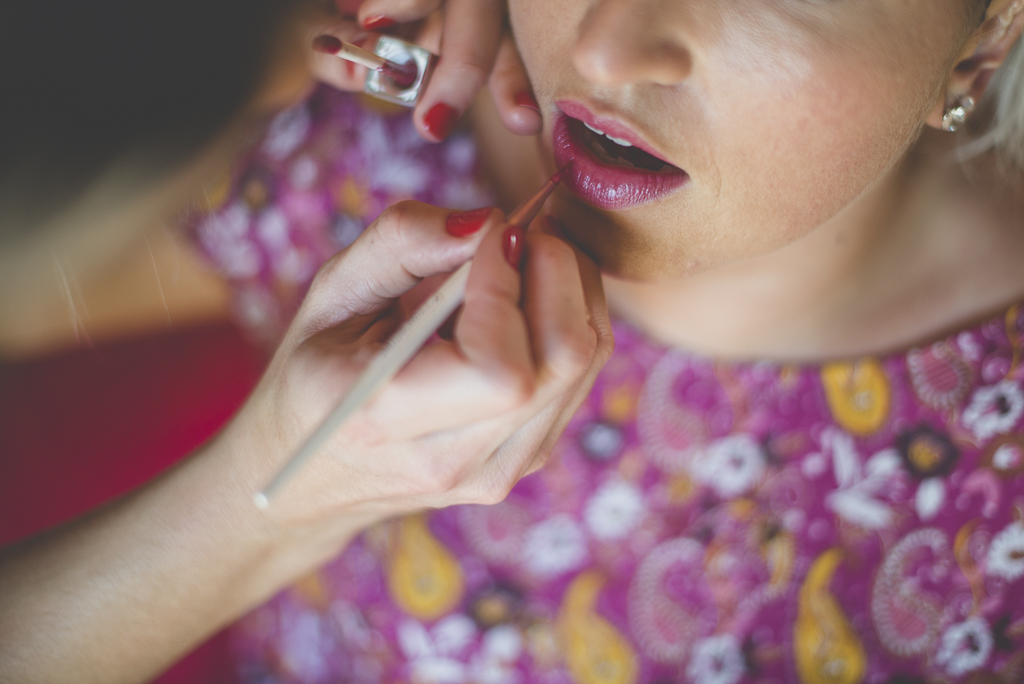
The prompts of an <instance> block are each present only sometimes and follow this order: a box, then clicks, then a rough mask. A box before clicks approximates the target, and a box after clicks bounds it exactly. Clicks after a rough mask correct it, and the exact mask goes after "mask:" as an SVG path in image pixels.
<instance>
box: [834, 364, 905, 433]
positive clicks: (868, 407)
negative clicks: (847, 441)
mask: <svg viewBox="0 0 1024 684" xmlns="http://www.w3.org/2000/svg"><path fill="white" fill-rule="evenodd" d="M821 384H822V385H824V386H825V396H826V398H827V399H828V406H829V408H830V409H831V410H832V417H833V418H835V420H836V422H837V423H839V425H840V426H841V427H842V428H843V429H845V430H847V431H848V432H851V433H853V434H855V435H869V434H871V433H872V432H874V431H876V430H877V429H878V428H880V427H882V425H883V424H884V423H885V420H886V418H888V417H889V405H890V399H891V391H890V389H889V379H888V378H887V377H886V376H885V371H884V370H882V365H881V364H880V363H878V361H877V360H875V359H861V360H860V361H854V362H838V363H828V364H825V365H824V366H822V368H821Z"/></svg>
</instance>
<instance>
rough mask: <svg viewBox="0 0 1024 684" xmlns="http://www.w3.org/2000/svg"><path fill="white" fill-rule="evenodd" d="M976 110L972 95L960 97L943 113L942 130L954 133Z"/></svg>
mask: <svg viewBox="0 0 1024 684" xmlns="http://www.w3.org/2000/svg"><path fill="white" fill-rule="evenodd" d="M972 111H974V98H973V97H971V96H970V95H967V96H965V97H958V98H957V99H956V100H954V101H953V104H952V105H950V106H948V107H946V112H945V113H944V114H943V115H942V130H944V131H947V132H949V133H953V132H954V131H956V130H958V129H959V128H960V127H961V126H963V125H964V122H965V121H967V117H968V116H970V114H971V112H972Z"/></svg>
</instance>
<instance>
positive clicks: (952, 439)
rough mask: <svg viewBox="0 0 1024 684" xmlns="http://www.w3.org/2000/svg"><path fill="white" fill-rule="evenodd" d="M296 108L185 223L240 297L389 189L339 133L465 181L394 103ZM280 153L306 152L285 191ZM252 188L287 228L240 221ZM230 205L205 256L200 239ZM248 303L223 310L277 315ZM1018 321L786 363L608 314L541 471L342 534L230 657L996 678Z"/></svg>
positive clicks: (428, 190) (455, 666) (741, 678)
mask: <svg viewBox="0 0 1024 684" xmlns="http://www.w3.org/2000/svg"><path fill="white" fill-rule="evenodd" d="M325 102H326V103H328V105H329V106H327V105H325V104H324V103H325ZM318 107H319V110H318V109H317V108H318ZM299 109H300V111H305V112H306V113H307V115H309V112H311V111H312V112H317V111H319V112H320V113H319V114H318V115H316V116H311V118H312V119H313V120H314V123H309V124H303V125H304V126H307V129H306V130H305V132H304V133H303V136H299V135H298V134H297V133H295V134H292V133H289V134H287V135H285V137H286V138H287V136H288V135H292V136H293V138H296V139H297V138H300V137H301V138H303V139H302V140H301V141H299V142H296V143H289V145H284V143H280V144H281V149H284V148H285V147H288V148H289V149H288V152H287V153H286V154H283V155H281V156H279V157H276V158H274V157H270V158H271V159H272V163H271V164H268V163H267V161H266V159H267V155H269V152H268V151H266V150H269V149H274V147H273V145H274V143H271V142H270V141H271V140H274V139H275V138H274V136H275V135H282V133H281V128H286V127H287V126H286V124H287V125H294V123H288V121H291V120H292V119H289V117H293V118H296V119H297V118H299V117H301V115H300V114H297V113H296V112H295V111H292V112H289V113H286V114H285V115H283V116H284V117H285V118H284V121H285V124H281V123H275V124H274V126H272V127H271V130H270V133H269V134H268V137H267V138H266V140H265V141H264V143H263V149H264V151H263V152H257V153H256V156H257V157H260V155H263V157H262V158H261V159H260V160H258V161H257V162H256V165H255V166H253V167H252V168H245V167H243V169H242V170H240V172H239V173H238V174H236V175H235V177H234V178H235V180H234V182H233V184H232V186H231V187H232V189H230V190H229V191H227V193H226V195H227V197H226V198H225V199H224V200H223V201H222V202H221V204H220V207H219V208H217V209H215V211H214V213H213V214H211V215H209V216H205V217H200V218H198V219H196V221H194V222H193V226H194V229H195V230H196V231H197V233H196V234H197V237H198V240H199V242H200V244H201V245H203V246H204V247H206V249H207V251H208V253H209V254H210V255H211V257H213V258H214V259H215V260H217V261H218V263H219V264H220V265H221V268H222V269H224V270H226V271H227V270H228V269H227V267H226V265H225V261H224V259H225V258H226V257H225V255H226V254H230V253H233V252H232V250H235V251H236V252H239V253H240V252H242V251H247V250H249V249H250V248H251V249H253V250H256V251H257V252H258V253H259V256H258V258H257V257H253V261H252V262H251V264H250V266H249V267H248V270H246V271H245V273H244V274H239V273H238V272H235V273H233V274H231V273H230V272H229V274H230V275H232V277H234V278H235V279H236V281H237V282H239V284H240V293H245V292H247V291H257V292H259V294H258V295H256V296H257V297H262V298H265V299H266V301H268V302H271V301H272V302H275V304H274V306H281V305H280V304H277V302H281V301H286V299H284V298H282V297H281V294H280V293H281V292H282V291H283V292H284V294H286V295H289V296H292V295H293V292H292V289H289V288H288V287H285V288H281V287H280V283H278V280H279V279H281V278H286V279H287V278H294V281H288V282H295V283H298V282H301V281H302V280H303V279H301V278H298V277H297V276H298V274H299V273H300V272H302V273H306V272H305V271H300V270H290V269H291V268H292V267H291V266H287V267H284V268H282V266H281V264H292V263H297V262H295V261H294V260H291V259H292V258H291V257H287V256H282V255H287V254H288V253H289V252H288V250H289V249H295V250H298V251H301V250H306V252H305V253H307V254H309V255H310V256H309V259H312V260H313V262H310V266H309V268H312V263H314V262H315V259H318V258H319V259H322V258H323V257H324V254H325V252H321V251H317V250H318V249H321V245H327V244H333V245H340V244H344V243H345V242H346V241H351V237H354V235H355V234H357V232H358V230H357V229H356V228H352V229H351V233H350V232H348V231H349V230H350V229H349V228H348V227H347V226H349V225H364V224H365V222H366V221H367V220H368V219H369V218H371V215H373V213H374V212H375V211H379V210H380V208H382V207H383V206H384V205H385V204H386V202H387V201H390V200H391V199H392V198H393V197H395V196H397V195H400V194H402V193H400V192H399V193H392V192H391V191H390V190H384V189H381V188H382V186H380V185H378V184H375V181H373V180H369V179H375V178H379V177H380V176H381V175H383V176H384V177H387V174H385V173H384V172H382V171H381V168H382V167H384V166H386V165H387V164H390V163H392V161H393V160H391V159H385V158H384V157H377V156H374V154H375V153H374V154H364V153H363V152H362V151H360V150H361V147H360V145H363V144H372V145H379V146H382V148H383V146H389V147H386V148H383V149H387V150H391V152H390V154H393V155H396V157H397V156H400V155H407V156H410V155H411V156H413V157H415V156H416V155H419V154H425V155H428V156H427V157H423V159H424V160H425V161H424V162H423V163H424V164H425V165H430V164H433V165H434V166H433V167H432V168H433V170H432V171H431V172H430V173H428V174H426V175H425V176H423V178H422V180H423V181H424V183H423V184H421V185H420V186H418V187H417V188H415V189H414V192H412V193H411V194H412V195H414V196H417V197H420V198H424V197H426V196H428V195H429V197H430V199H432V200H433V201H435V202H437V203H440V204H445V203H448V204H452V205H458V204H460V202H458V201H454V200H459V199H463V200H465V201H464V202H461V204H463V205H474V204H477V203H480V201H481V199H482V198H483V195H482V193H481V192H480V190H479V188H478V186H477V185H476V182H475V181H474V180H473V178H474V176H473V168H474V162H473V151H472V146H471V144H470V143H468V141H465V140H464V139H459V138H457V139H456V140H455V141H454V142H452V143H448V147H445V146H440V147H427V146H425V145H424V144H422V143H419V142H418V141H416V140H415V139H414V138H413V137H412V133H411V130H412V129H411V126H410V125H409V123H408V121H407V120H406V119H404V118H388V117H385V116H383V115H380V114H376V113H373V112H369V111H367V110H365V109H362V108H361V106H360V105H359V104H358V103H357V102H356V100H355V99H353V98H350V97H348V96H342V95H339V94H336V93H330V92H329V91H320V92H319V93H317V95H315V96H314V98H313V99H312V100H311V101H310V103H307V104H306V105H304V107H302V108H299ZM318 117H319V120H318V121H316V119H317V118H318ZM367 121H372V122H376V123H372V124H367V123H366V122H367ZM275 126H277V127H278V128H275ZM316 126H321V129H320V133H311V132H310V131H311V130H313V128H315V127H316ZM337 131H347V133H345V134H343V135H341V134H338V133H337ZM385 133H386V134H385ZM336 135H340V137H341V138H344V139H343V140H341V143H339V138H338V137H333V136H336ZM364 135H370V136H371V142H370V143H366V142H365V141H363V140H362V136H364ZM345 136H350V137H348V138H346V137H345ZM351 136H354V139H353V138H352V137H351ZM373 136H376V137H373ZM287 139H288V140H292V138H287ZM403 141H404V142H403ZM338 144H342V145H344V146H345V147H344V148H343V150H344V151H342V152H335V153H334V154H337V155H338V158H337V159H335V158H334V157H331V156H330V155H331V154H332V153H331V152H330V149H331V148H330V145H338ZM402 145H407V147H402ZM466 145H468V147H466V148H465V150H463V149H462V148H461V147H460V146H466ZM334 149H339V148H337V147H335V148H334ZM453 149H454V150H456V151H455V152H452V150H453ZM317 150H320V151H319V152H317ZM361 154H363V155H364V156H360V155H361ZM317 155H319V156H317ZM429 155H432V156H429ZM307 157H309V158H312V159H314V160H319V161H316V163H317V167H318V169H323V168H324V166H323V160H324V159H331V162H330V165H329V166H328V168H329V169H330V170H329V172H327V173H326V175H325V176H323V178H322V180H320V181H319V182H318V184H317V183H313V184H311V185H308V186H306V187H305V188H303V187H300V186H302V185H303V183H301V182H298V183H293V181H294V176H295V175H296V174H297V175H299V176H301V177H302V178H305V177H306V176H304V175H303V174H305V173H306V172H305V171H301V170H297V169H301V168H302V166H303V165H305V164H306V162H303V161H301V160H302V159H305V158H307ZM342 157H344V159H343V160H342V159H341V158H342ZM453 160H454V161H453ZM251 163H253V162H250V164H251ZM260 164H262V165H263V166H260ZM253 169H263V170H260V171H254V170H253ZM256 173H263V174H267V178H271V176H273V174H277V175H276V176H273V179H272V180H265V181H261V182H265V183H267V184H268V185H270V186H272V187H274V188H277V189H275V190H274V191H273V192H279V193H280V194H277V195H274V196H273V197H274V199H271V200H268V201H267V202H265V203H264V204H263V206H261V207H254V206H253V205H252V204H245V203H246V202H247V200H246V199H245V192H246V187H247V185H246V183H247V181H246V180H245V179H247V178H251V177H255V176H253V175H252V174H256ZM318 173H322V171H318ZM379 174H380V175H379ZM310 176H312V174H310ZM282 178H283V180H282ZM457 182H461V183H462V184H463V185H464V189H462V190H459V189H455V188H453V187H452V186H453V185H454V184H456V183H457ZM289 183H292V185H289ZM444 183H448V184H449V185H443V184H444ZM339 187H340V188H346V187H356V188H358V193H356V192H353V193H352V194H351V195H346V194H345V193H346V192H348V191H346V190H344V189H342V190H340V191H339V190H338V188H339ZM402 187H403V192H408V191H409V188H410V187H411V185H405V186H402ZM280 188H285V189H284V190H283V191H282V190H280ZM311 188H315V190H313V189H311ZM303 193H305V194H303ZM291 194H297V195H300V196H302V197H305V198H306V199H304V200H303V202H308V204H309V206H317V207H321V209H320V211H321V212H322V214H320V216H321V218H320V219H317V220H318V221H319V223H315V222H311V223H309V224H303V223H302V222H301V221H300V219H299V218H298V217H299V216H302V215H304V214H303V213H302V211H300V210H296V209H294V206H295V204H297V203H298V202H297V200H295V199H294V198H293V197H291V196H290V195H291ZM357 195H358V200H356V199H355V198H356V196H357ZM231 198H235V199H231ZM238 198H241V199H238ZM346 198H348V199H346ZM318 202H319V204H318ZM353 206H359V207H362V208H363V210H362V211H355V210H354V209H353ZM239 207H241V209H239ZM238 211H244V212H246V213H245V216H246V222H245V227H244V229H243V228H242V227H241V226H242V223H243V222H242V220H241V219H240V218H238V217H234V218H232V217H231V214H232V212H238ZM275 211H279V212H281V213H282V214H283V215H284V218H283V219H273V220H274V221H278V222H280V223H282V224H283V225H282V227H281V230H282V231H284V234H285V235H287V236H290V237H289V239H288V240H287V241H286V240H284V238H281V237H273V236H275V235H277V233H275V232H274V231H275V230H277V229H276V228H275V229H273V230H271V229H263V228H261V226H262V225H263V224H264V222H266V221H270V219H267V218H265V217H266V213H267V212H275ZM230 221H235V222H237V224H238V225H236V226H235V227H234V228H231V229H230V230H228V231H227V233H228V234H230V235H232V236H233V237H232V239H233V240H234V242H229V243H228V244H231V245H233V246H231V247H229V248H228V249H227V250H226V251H224V250H223V249H222V248H223V245H224V243H221V242H218V240H220V239H221V238H220V237H217V238H214V239H211V238H210V235H209V234H210V232H211V231H212V232H213V233H215V234H219V233H218V231H220V230H221V228H211V225H213V226H216V225H221V223H219V222H230ZM232 225H234V224H232ZM204 226H205V227H204ZM317 226H318V227H317ZM339 226H340V227H339ZM265 235H269V236H272V237H271V239H269V240H264V236H265ZM340 236H344V237H340ZM329 238H330V239H333V240H334V242H333V243H330V242H329V241H328V239H329ZM278 239H280V243H278V242H275V240H278ZM321 241H322V242H321ZM274 245H277V246H276V247H275V246H274ZM215 248H217V249H221V251H217V249H215ZM323 249H324V250H326V247H323ZM275 259H277V261H275ZM257 264H258V265H257ZM282 274H285V275H282ZM306 278H308V273H306ZM246 288H248V290H246ZM275 288H276V289H275ZM293 289H295V290H296V291H299V290H301V287H297V288H293ZM248 296H250V295H248V294H240V301H244V298H245V297H248ZM267 306H269V305H267ZM247 307H249V304H247V303H243V304H242V305H241V307H240V311H241V312H243V314H244V312H246V311H248V308H247ZM268 310H270V309H268ZM274 311H275V312H277V313H274V314H273V315H264V314H260V315H261V316H263V318H258V317H255V318H250V319H246V320H248V321H249V322H250V323H253V322H259V321H263V322H264V323H265V322H266V321H274V320H278V321H283V320H285V313H282V312H286V311H287V309H280V310H277V309H274ZM275 316H276V317H277V318H274V317H275ZM1022 331H1024V315H1022V313H1021V311H1020V310H1019V309H1018V307H1013V308H1011V309H1010V310H1009V311H1007V312H1006V313H1005V315H1003V316H1000V317H998V318H997V319H994V320H991V321H989V322H986V323H984V324H982V325H980V326H978V327H975V328H972V329H969V330H965V331H962V332H960V333H959V334H955V335H953V336H950V337H949V338H947V339H943V340H940V341H938V342H935V343H933V344H931V345H928V346H923V347H920V348H914V349H910V350H908V351H905V352H902V353H898V354H893V355H890V356H886V357H883V358H874V357H865V358H859V359H851V360H845V361H838V362H834V363H827V364H821V365H792V364H779V363H767V362H750V363H732V362H728V363H727V362H722V361H717V360H715V359H711V358H706V357H702V356H697V355H694V354H690V353H687V352H684V351H681V350H679V349H675V348H672V347H666V346H664V345H660V344H657V343H655V342H653V341H651V340H650V339H648V338H646V337H645V336H644V335H643V334H642V333H641V332H640V331H638V330H636V329H634V328H631V327H629V326H628V325H625V324H622V323H617V324H616V325H615V338H616V349H615V352H614V354H613V355H612V357H611V359H610V361H609V362H608V364H607V365H606V366H605V368H604V369H603V371H602V372H601V374H600V376H599V377H598V379H597V382H596V383H595V385H594V388H593V390H592V391H591V393H590V395H589V397H588V398H587V400H586V401H585V403H584V404H583V405H582V406H581V408H580V409H579V411H578V413H577V414H576V416H575V417H574V419H573V420H572V421H571V423H570V424H569V426H568V428H567V429H566V431H565V433H564V434H563V436H562V438H561V440H560V441H559V443H558V445H557V447H556V449H555V451H554V453H553V454H552V457H551V460H550V462H549V463H548V465H547V466H546V467H545V468H543V469H542V470H540V471H539V472H537V473H535V474H533V475H531V476H529V477H527V478H525V479H523V480H522V481H521V482H520V483H519V484H517V485H516V487H515V488H514V489H513V490H512V492H511V494H510V495H509V496H508V498H507V499H506V500H505V501H503V502H502V503H499V504H496V505H493V506H457V507H452V508H448V509H444V510H438V511H431V512H428V513H422V514H419V515H413V516H409V517H406V518H403V519H399V520H392V521H389V522H386V523H383V524H381V525H378V526H376V527H374V528H372V529H370V530H368V531H367V532H366V533H364V534H363V535H362V536H361V537H359V538H358V539H357V540H356V541H355V542H353V543H352V544H351V545H350V546H349V548H348V549H347V550H346V551H345V552H344V553H343V554H342V555H341V556H340V557H338V558H337V559H336V560H334V561H333V562H331V563H329V564H328V565H326V566H325V567H323V568H322V569H320V570H318V571H317V572H315V573H313V574H311V575H309V576H308V577H306V578H304V579H302V580H301V581H300V582H298V583H297V584H295V585H294V586H293V587H290V588H288V589H286V590H284V591H282V592H281V593H280V594H279V595H278V596H277V597H275V598H274V599H272V600H271V601H270V602H268V603H267V604H266V605H264V606H262V607H260V608H258V609H256V610H255V611H253V612H252V613H251V614H249V615H248V616H246V617H245V618H243V619H242V620H241V621H240V622H239V623H238V625H237V626H236V627H235V628H234V630H235V644H236V647H237V653H238V666H239V672H240V674H241V676H242V678H243V680H244V681H246V682H252V683H254V684H255V683H259V684H277V683H282V684H283V683H285V682H307V683H311V684H313V683H316V684H320V683H327V682H359V683H362V682H366V683H378V682H380V683H391V682H406V683H410V684H414V683H424V684H425V683H438V684H521V683H525V682H544V683H546V684H563V683H565V684H568V683H570V682H575V683H577V684H634V683H637V684H640V683H642V684H647V683H659V682H694V683H698V684H739V683H741V682H743V683H758V684H768V683H769V682H778V683H781V682H801V683H804V684H856V683H858V682H870V683H875V682H877V683H889V684H897V683H901V684H910V683H914V682H922V683H923V682H929V683H931V682H934V683H939V682H972V683H975V684H981V683H997V682H998V683H1004V684H1010V683H1013V682H1022V681H1024V432H1022V422H1024V421H1022V418H1024V390H1022V383H1024V368H1022V365H1021V354H1022V346H1021V334H1022Z"/></svg>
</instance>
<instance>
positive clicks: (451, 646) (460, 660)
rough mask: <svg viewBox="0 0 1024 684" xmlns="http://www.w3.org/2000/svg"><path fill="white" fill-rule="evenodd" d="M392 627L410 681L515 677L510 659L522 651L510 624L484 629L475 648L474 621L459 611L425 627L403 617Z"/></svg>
mask: <svg viewBox="0 0 1024 684" xmlns="http://www.w3.org/2000/svg"><path fill="white" fill-rule="evenodd" d="M396 632H397V637H398V646H399V648H400V649H401V651H402V654H403V655H404V656H405V657H406V659H407V660H408V661H409V670H410V675H411V678H412V680H413V681H415V682H420V683H421V684H464V683H465V682H473V683H474V684H516V682H517V681H518V679H519V673H518V671H517V670H516V669H515V668H514V665H515V663H516V661H517V660H518V659H519V656H520V654H521V653H522V651H523V638H522V635H521V634H520V633H519V630H518V628H516V627H513V626H512V625H499V626H497V627H494V628H492V629H489V630H487V631H486V632H485V633H484V634H483V638H482V639H480V642H479V644H478V646H477V647H475V648H474V647H473V646H474V644H476V642H477V637H478V632H477V628H476V624H475V623H474V622H473V621H472V620H471V619H470V618H469V616H467V615H464V614H461V613H459V614H455V615H449V616H448V617H446V618H444V619H443V620H441V621H440V622H438V623H437V624H436V625H434V627H433V629H431V630H430V631H427V628H426V627H424V626H423V625H422V624H421V623H420V622H418V621H416V620H412V619H408V620H403V621H402V622H400V623H399V624H398V628H397V630H396Z"/></svg>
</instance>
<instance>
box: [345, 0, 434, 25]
mask: <svg viewBox="0 0 1024 684" xmlns="http://www.w3.org/2000/svg"><path fill="white" fill-rule="evenodd" d="M442 1H443V0H366V2H364V3H363V4H362V6H360V8H359V25H360V26H362V27H363V28H365V29H366V30H367V31H383V30H385V29H388V28H391V27H392V26H394V25H395V24H409V23H412V22H414V21H419V20H420V19H424V18H426V16H427V15H429V14H431V13H432V12H435V11H436V10H437V9H438V8H439V7H440V6H441V3H442Z"/></svg>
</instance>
